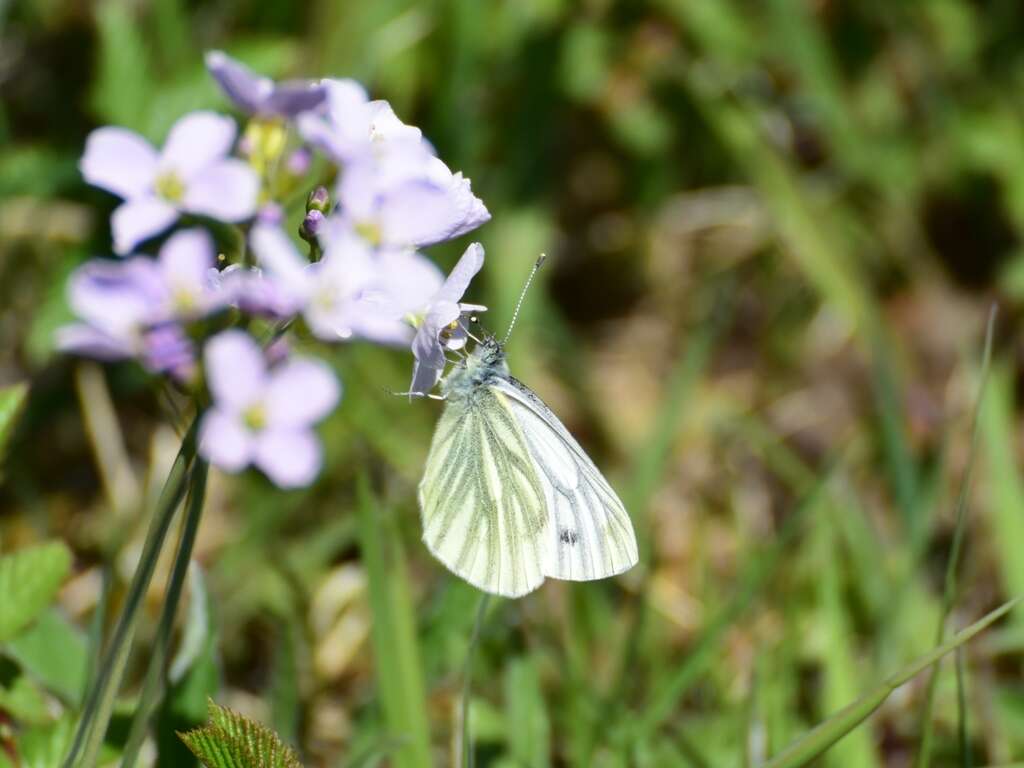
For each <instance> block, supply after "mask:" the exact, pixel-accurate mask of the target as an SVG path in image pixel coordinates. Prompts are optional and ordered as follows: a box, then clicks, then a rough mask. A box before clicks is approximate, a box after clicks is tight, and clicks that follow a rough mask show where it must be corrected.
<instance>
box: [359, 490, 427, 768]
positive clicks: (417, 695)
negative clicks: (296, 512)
mask: <svg viewBox="0 0 1024 768" xmlns="http://www.w3.org/2000/svg"><path fill="white" fill-rule="evenodd" d="M358 490H359V527H360V531H359V534H360V546H361V548H362V556H363V565H364V567H365V568H366V573H367V577H368V580H369V591H370V610H371V612H372V614H373V633H372V639H373V653H374V663H375V667H376V670H377V680H378V681H379V686H380V697H381V703H382V706H383V709H384V718H385V721H386V722H387V726H388V729H389V731H390V735H391V736H393V737H395V738H396V739H399V740H400V741H401V746H400V747H399V748H398V749H397V750H396V751H395V753H394V756H393V758H394V763H393V764H394V765H395V766H396V768H428V767H429V766H430V765H432V761H431V756H430V729H429V726H428V723H427V706H426V697H425V695H424V690H423V672H422V665H421V664H420V656H419V647H418V646H417V644H416V618H415V614H414V611H413V605H412V596H411V595H410V594H409V577H408V573H407V572H406V567H405V555H404V553H403V551H402V543H401V539H399V536H398V529H397V526H396V525H395V521H394V517H393V516H392V514H391V513H390V511H388V510H384V509H381V508H380V506H379V505H378V504H377V501H376V499H375V498H374V497H373V494H372V491H371V490H370V482H369V479H368V478H367V477H366V476H365V475H363V476H362V477H361V478H360V482H359V489H358Z"/></svg>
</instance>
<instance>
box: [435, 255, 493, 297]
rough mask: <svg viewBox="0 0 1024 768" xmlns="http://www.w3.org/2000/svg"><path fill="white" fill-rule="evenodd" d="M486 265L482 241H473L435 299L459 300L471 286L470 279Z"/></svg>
mask: <svg viewBox="0 0 1024 768" xmlns="http://www.w3.org/2000/svg"><path fill="white" fill-rule="evenodd" d="M483 265H484V247H483V246H482V245H480V243H471V244H470V246H469V247H468V248H467V249H466V250H465V252H464V253H463V254H462V256H461V257H460V258H459V261H458V263H457V264H456V265H455V267H454V269H452V271H451V273H450V274H449V275H448V279H447V280H445V281H444V285H443V286H441V290H440V291H438V292H437V296H436V297H435V298H434V300H435V301H452V302H457V301H458V300H459V299H461V298H462V295H463V294H464V293H465V292H466V289H467V288H469V283H470V281H471V280H472V279H473V278H474V277H475V276H476V273H477V272H479V271H480V268H481V267H482V266H483Z"/></svg>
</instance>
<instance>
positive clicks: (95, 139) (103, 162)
mask: <svg viewBox="0 0 1024 768" xmlns="http://www.w3.org/2000/svg"><path fill="white" fill-rule="evenodd" d="M156 166H157V154H156V150H155V149H153V147H152V146H151V145H150V144H149V142H147V141H146V140H145V139H144V138H142V137H141V136H139V135H138V134H137V133H135V132H133V131H129V130H128V129H127V128H116V127H113V126H108V127H106V128H98V129H96V130H95V131H93V132H92V133H90V134H89V138H88V139H86V141H85V154H84V155H82V159H81V161H80V162H79V166H78V167H79V168H80V169H81V171H82V176H83V178H85V180H86V182H88V183H89V184H92V185H93V186H94V187H100V188H101V189H105V190H107V191H108V192H112V193H114V194H115V195H117V196H118V197H123V198H132V197H138V196H139V195H142V194H143V193H145V192H146V191H147V190H149V189H150V188H151V187H152V186H153V181H154V179H155V178H156Z"/></svg>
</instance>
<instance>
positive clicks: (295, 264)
mask: <svg viewBox="0 0 1024 768" xmlns="http://www.w3.org/2000/svg"><path fill="white" fill-rule="evenodd" d="M249 246H250V247H251V248H252V252H253V253H254V254H255V256H256V263H257V264H259V265H260V267H262V268H263V270H264V272H265V273H266V278H267V279H268V280H269V281H271V282H273V284H274V285H275V286H276V288H277V289H278V290H279V292H281V293H282V294H284V295H285V296H288V297H290V298H291V299H292V300H293V303H294V304H295V306H296V308H297V309H300V308H301V307H303V306H304V305H305V304H306V302H307V301H308V300H309V296H310V293H311V292H312V290H313V288H314V286H313V285H312V283H311V280H310V275H309V273H308V271H307V269H306V267H308V266H309V263H308V262H307V261H306V260H305V259H303V258H302V256H301V255H300V254H299V251H298V249H297V248H296V247H295V244H294V243H293V242H292V241H291V239H290V238H289V237H288V235H286V234H285V233H284V230H283V229H281V228H280V227H275V226H269V225H265V224H257V225H256V226H255V227H253V228H252V232H251V234H250V235H249Z"/></svg>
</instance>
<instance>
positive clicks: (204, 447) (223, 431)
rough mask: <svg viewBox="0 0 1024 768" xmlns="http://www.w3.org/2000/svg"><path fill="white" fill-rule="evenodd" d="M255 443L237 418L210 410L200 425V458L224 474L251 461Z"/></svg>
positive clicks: (224, 412)
mask: <svg viewBox="0 0 1024 768" xmlns="http://www.w3.org/2000/svg"><path fill="white" fill-rule="evenodd" d="M254 448H255V441H254V440H253V436H252V434H251V433H250V432H249V431H248V430H247V429H246V428H245V426H244V425H243V424H242V422H241V421H240V420H239V418H238V416H237V414H234V413H230V412H227V411H224V410H221V409H220V408H216V407H214V408H211V409H210V410H208V411H207V412H206V413H205V414H204V415H203V421H202V423H201V424H200V425H199V455H200V456H202V457H203V458H204V459H206V460H207V461H209V462H210V463H211V464H213V465H214V466H215V467H219V468H220V469H223V470H224V471H225V472H238V471H240V470H242V469H244V468H245V467H246V466H248V464H249V462H250V461H252V455H253V450H254Z"/></svg>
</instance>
